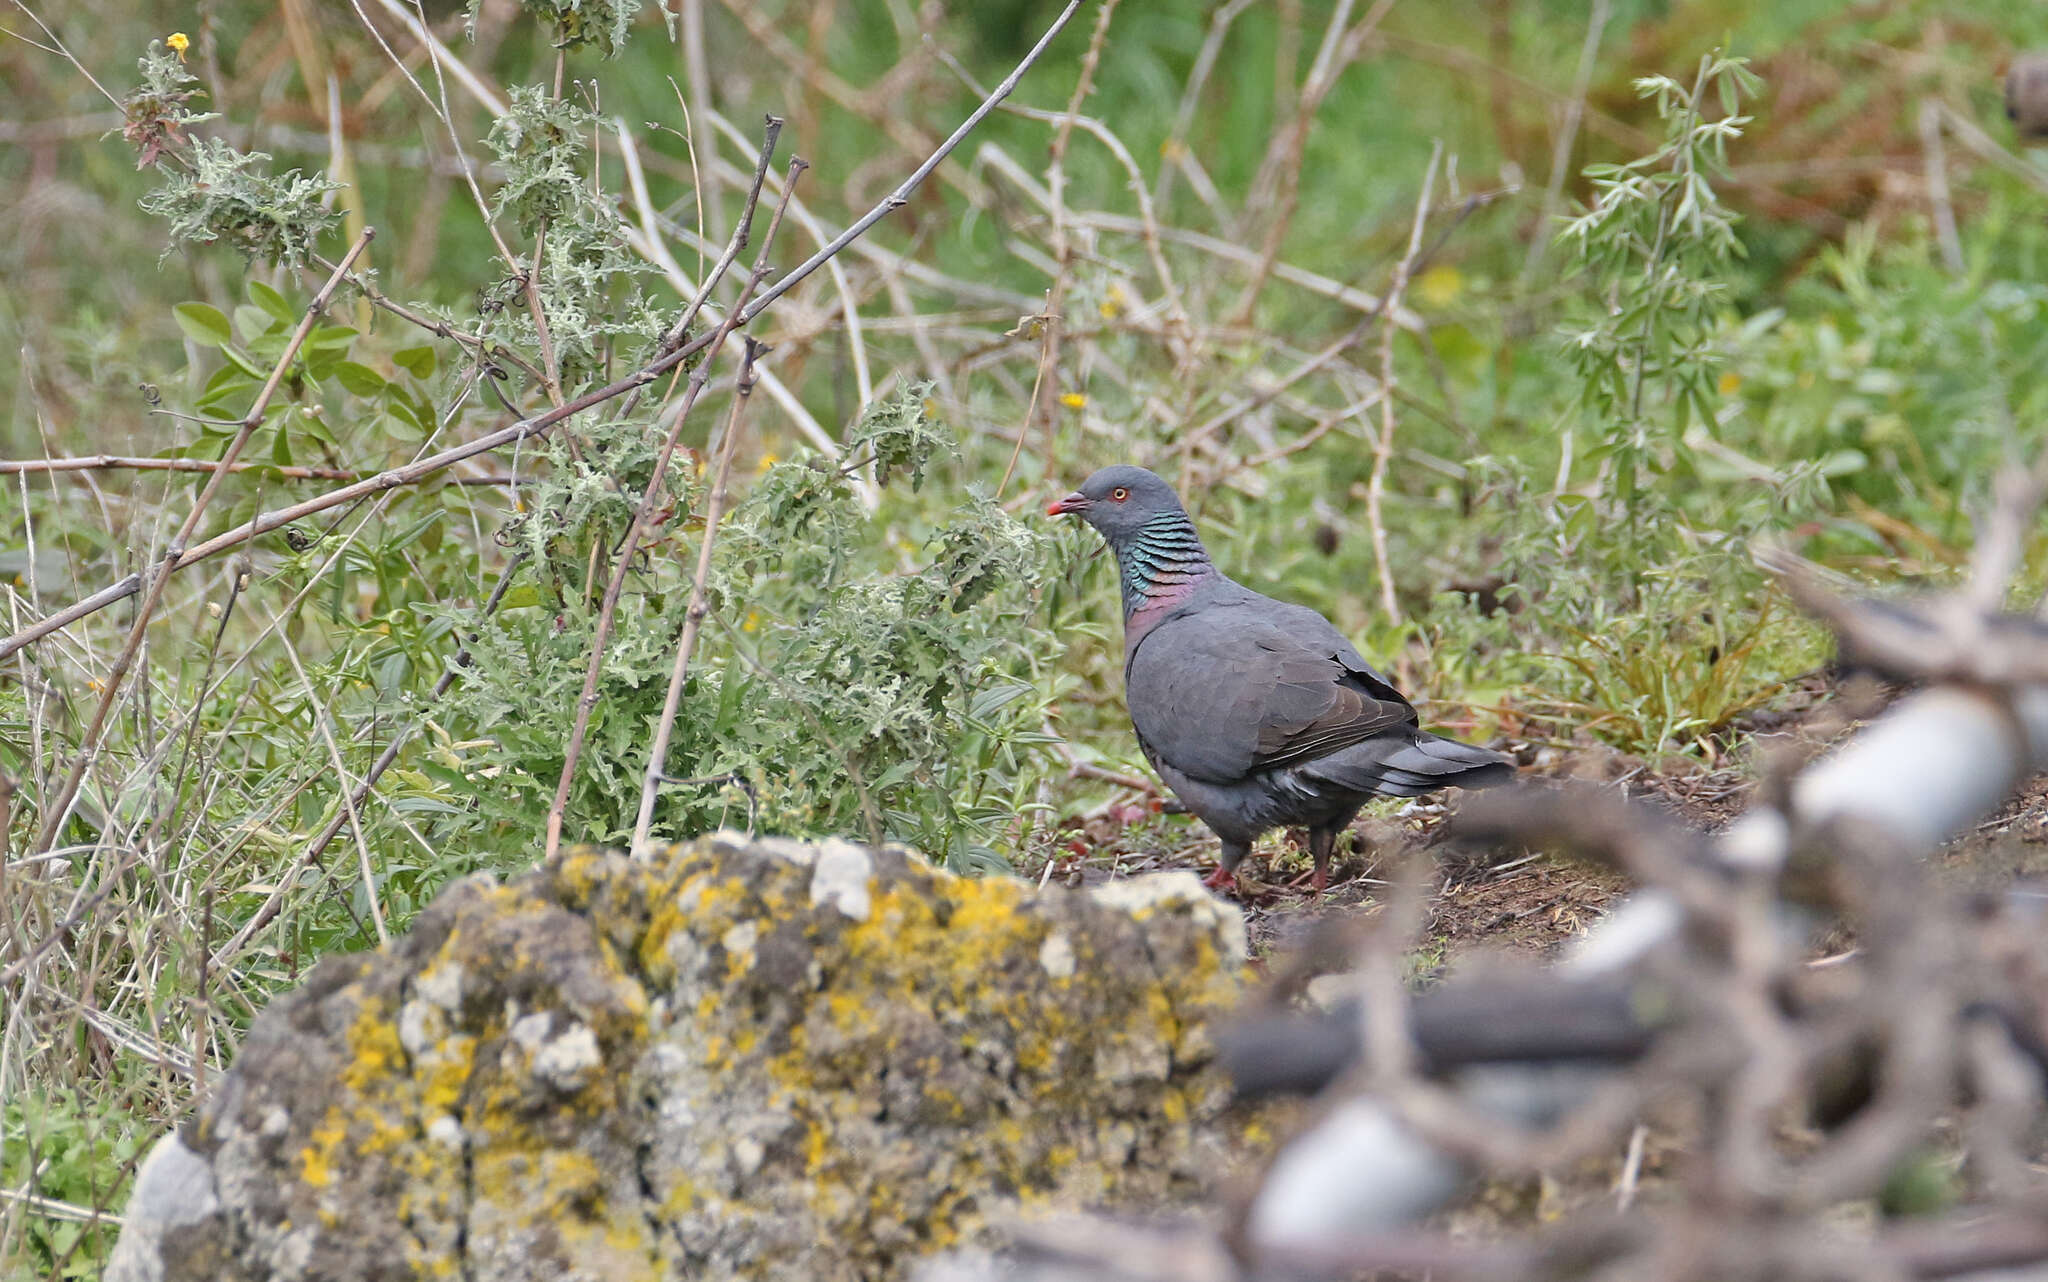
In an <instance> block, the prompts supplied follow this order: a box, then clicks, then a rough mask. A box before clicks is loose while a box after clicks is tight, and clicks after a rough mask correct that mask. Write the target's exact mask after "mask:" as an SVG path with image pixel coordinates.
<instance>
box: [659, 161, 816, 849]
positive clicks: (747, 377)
mask: <svg viewBox="0 0 2048 1282" xmlns="http://www.w3.org/2000/svg"><path fill="white" fill-rule="evenodd" d="M791 177H792V178H794V175H791ZM791 186H794V183H793V182H792V184H791ZM787 192H788V188H785V189H784V198H785V203H786V202H787ZM781 212H782V211H781V210H780V209H777V210H776V214H777V216H778V217H779V216H780V215H781ZM768 235H769V238H770V239H771V240H772V239H773V238H774V235H775V229H774V227H773V225H772V224H771V225H770V227H769V231H768ZM744 337H745V339H746V345H747V347H746V354H745V355H743V356H742V357H741V358H740V372H739V381H738V384H737V386H736V387H735V388H734V391H733V401H732V413H731V415H730V416H728V417H727V419H726V420H725V433H724V435H723V436H721V437H720V438H719V442H718V463H717V466H716V467H715V469H714V470H713V474H712V479H711V494H710V496H709V497H708V498H707V499H706V500H705V503H704V538H703V540H702V541H701V542H699V543H698V545H697V574H696V577H695V578H694V579H692V580H691V583H690V605H689V608H688V609H687V610H686V611H685V612H684V614H683V635H682V638H681V640H680V641H678V642H677V644H676V659H675V665H674V667H673V668H672V669H671V671H670V672H669V678H668V692H667V694H666V695H665V696H664V697H663V699H662V704H661V720H660V721H658V722H656V723H655V727H654V747H653V748H652V749H651V750H650V751H649V752H648V754H647V772H646V775H645V777H644V778H643V779H642V781H641V784H640V811H639V814H638V816H637V817H636V818H635V819H634V821H633V845H632V852H633V855H634V856H635V857H636V858H640V859H645V858H647V857H648V855H649V851H650V849H651V847H650V843H649V841H648V836H649V830H650V829H651V828H652V826H653V824H654V797H655V792H656V790H657V789H658V788H659V786H660V784H661V782H662V780H663V779H664V778H666V777H667V773H666V772H667V769H668V744H669V738H670V736H671V735H673V734H674V733H675V728H676V712H677V710H678V709H679V708H681V706H682V700H683V681H684V679H685V678H686V677H687V676H688V675H689V671H690V654H691V652H692V651H694V650H695V649H696V648H697V633H698V630H699V629H700V628H702V626H703V624H704V615H705V613H706V611H707V610H708V609H709V608H710V606H709V602H708V601H707V599H706V589H707V586H708V585H709V583H710V581H711V549H712V545H713V544H714V543H715V542H716V541H717V539H718V522H719V519H720V518H721V517H723V516H724V515H725V485H726V479H727V478H728V477H730V476H731V475H732V456H733V452H734V451H735V449H736V448H737V447H738V444H739V435H740V417H741V415H743V414H745V413H746V409H747V401H748V399H749V394H750V393H751V392H752V391H753V390H754V363H755V362H756V361H757V360H759V359H760V357H761V356H762V355H763V354H764V353H766V351H767V350H768V349H767V348H766V347H764V346H763V345H762V344H761V343H759V342H758V341H756V340H755V338H754V336H753V335H751V334H748V335H745V336H744Z"/></svg>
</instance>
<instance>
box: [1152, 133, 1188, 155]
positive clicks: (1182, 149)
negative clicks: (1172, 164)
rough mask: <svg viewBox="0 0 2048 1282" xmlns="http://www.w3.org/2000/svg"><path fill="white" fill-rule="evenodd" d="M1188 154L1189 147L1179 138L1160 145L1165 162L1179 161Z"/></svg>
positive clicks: (1160, 151)
mask: <svg viewBox="0 0 2048 1282" xmlns="http://www.w3.org/2000/svg"><path fill="white" fill-rule="evenodd" d="M1187 154H1188V145H1187V144H1186V143H1184V142H1182V141H1181V140H1180V139H1178V138H1168V139H1167V140H1166V141H1164V142H1162V143H1160V144H1159V155H1160V157H1161V158H1162V159H1165V160H1179V159H1180V158H1181V157H1183V156H1185V155H1187Z"/></svg>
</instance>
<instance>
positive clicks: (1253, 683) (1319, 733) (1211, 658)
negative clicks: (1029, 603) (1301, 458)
mask: <svg viewBox="0 0 2048 1282" xmlns="http://www.w3.org/2000/svg"><path fill="white" fill-rule="evenodd" d="M1046 513H1047V515H1050V516H1058V515H1061V514H1063V513H1072V514H1074V515H1076V516H1079V517H1080V518H1081V519H1082V520H1084V521H1086V522H1088V524H1090V525H1092V526H1094V527H1095V529H1096V531H1097V533H1099V534H1101V535H1102V537H1103V539H1104V541H1106V542H1107V543H1108V544H1109V548H1110V551H1112V552H1114V553H1116V561H1117V582H1118V583H1120V584H1121V585H1122V587H1123V598H1124V701H1125V703H1126V704H1128V705H1129V708H1130V713H1131V725H1132V727H1133V728H1134V729H1136V730H1137V732H1138V746H1139V747H1140V748H1142V749H1144V752H1145V759H1146V760H1147V761H1150V762H1151V763H1152V768H1153V769H1154V770H1156V771H1158V772H1159V777H1160V778H1161V779H1163V780H1165V781H1166V786H1167V787H1169V788H1171V789H1173V792H1174V795H1175V796H1177V797H1179V798H1180V800H1181V802H1182V804H1184V805H1185V806H1186V807H1187V808H1188V809H1189V810H1190V811H1192V812H1193V813H1194V814H1196V815H1197V816H1199V817H1200V818H1201V820H1202V822H1203V823H1206V824H1208V825H1209V827H1210V828H1211V829H1212V830H1214V832H1215V833H1216V835H1217V836H1218V837H1220V838H1222V839H1223V862H1222V864H1221V866H1220V867H1218V868H1217V869H1216V871H1215V872H1214V873H1213V874H1211V875H1210V876H1209V878H1208V879H1207V884H1209V885H1210V886H1213V887H1217V888H1219V889H1220V888H1223V887H1227V886H1231V885H1234V884H1235V881H1236V876H1237V866H1238V864H1239V863H1240V862H1242V861H1243V859H1244V857H1245V855H1246V854H1247V853H1248V852H1249V851H1250V849H1251V845H1252V842H1253V841H1255V840H1257V838H1258V836H1259V834H1260V833H1262V832H1265V831H1266V830H1268V829H1270V828H1276V827H1280V826H1283V825H1284V826H1289V827H1292V826H1300V827H1305V828H1307V829H1308V832H1309V841H1308V845H1309V853H1310V854H1311V855H1312V856H1313V857H1314V859H1315V888H1316V893H1318V894H1320V893H1322V889H1323V886H1324V885H1325V883H1326V882H1327V880H1328V878H1329V868H1330V852H1331V850H1332V849H1333V848H1334V847H1335V845H1336V842H1337V834H1338V833H1340V832H1342V831H1343V830H1344V829H1345V828H1346V827H1347V826H1349V824H1350V823H1351V820H1352V819H1353V818H1354V817H1355V816H1356V815H1357V814H1358V810H1359V807H1361V806H1363V805H1364V804H1365V802H1366V801H1367V799H1368V798H1371V797H1376V796H1378V797H1414V796H1420V795H1421V794H1423V793H1426V792H1434V791H1436V790H1437V789H1439V788H1444V787H1460V788H1484V787H1490V786H1492V785H1494V784H1499V783H1505V782H1507V780H1508V779H1509V778H1510V777H1512V775H1513V774H1514V766H1513V764H1512V763H1510V762H1509V760H1508V759H1507V758H1506V757H1504V756H1502V755H1501V754H1500V753H1497V752H1492V751H1489V750H1487V749H1485V748H1475V747H1473V746H1471V745H1470V744H1463V743H1459V742H1457V741H1456V740H1452V739H1446V738H1444V737H1442V736H1441V735H1434V734H1431V733H1429V732H1428V731H1426V730H1424V729H1422V728H1421V726H1420V724H1419V719H1418V718H1417V717H1416V715H1415V709H1414V708H1413V707H1412V706H1411V705H1410V704H1409V702H1408V700H1406V699H1404V698H1402V697H1401V692H1400V691H1398V690H1396V689H1394V687H1393V686H1392V685H1391V684H1390V683H1389V682H1388V681H1387V679H1386V678H1385V677H1384V676H1382V675H1380V673H1378V672H1377V671H1375V670H1374V669H1373V666H1372V665H1371V664H1369V663H1367V662H1366V661H1365V659H1364V657H1363V656H1361V655H1360V654H1359V653H1358V651H1357V649H1356V648H1354V647H1353V646H1352V644H1351V643H1350V642H1349V641H1346V640H1345V639H1344V637H1343V635H1342V634H1341V633H1339V632H1338V631H1337V629H1336V627H1335V626H1333V625H1332V624H1331V622H1330V621H1329V620H1328V619H1326V618H1324V617H1323V616H1322V615H1320V614H1317V613H1316V612H1315V611H1314V610H1311V609H1309V608H1308V607H1307V606H1303V605H1289V604H1287V603H1286V602H1284V601H1275V600H1274V599H1273V598H1271V597H1268V596H1261V595H1260V594H1259V593H1257V592H1254V591H1252V590H1251V589H1250V588H1247V587H1244V586H1243V585H1241V584H1238V583H1233V582H1232V581H1231V580H1230V579H1228V578H1226V577H1225V576H1224V575H1223V573H1222V571H1220V570H1218V569H1217V568H1216V565H1215V563H1214V562H1212V561H1211V560H1210V559H1209V553H1208V551H1207V549H1205V548H1204V547H1203V546H1202V540H1201V537H1200V536H1199V535H1197V534H1196V533H1195V524H1194V522H1193V521H1191V520H1189V519H1188V514H1187V512H1186V510H1185V509H1183V508H1182V507H1181V504H1180V497H1179V496H1178V495H1176V494H1175V493H1174V492H1173V487H1172V486H1170V485H1168V484H1167V483H1166V482H1165V481H1162V480H1161V479H1159V478H1158V477H1157V476H1155V475H1153V474H1152V473H1150V472H1148V471H1146V470H1145V469H1144V468H1142V467H1132V466H1129V465H1120V466H1117V467H1106V468H1103V469H1102V470H1101V471H1099V472H1097V473H1096V474H1095V475H1093V476H1091V477H1089V478H1088V480H1087V482H1086V483H1085V484H1084V485H1082V486H1081V488H1080V489H1079V490H1077V491H1076V492H1074V493H1072V494H1069V495H1068V496H1067V497H1065V498H1063V499H1061V500H1059V501H1058V502H1056V503H1053V504H1051V505H1050V506H1048V507H1047V508H1046Z"/></svg>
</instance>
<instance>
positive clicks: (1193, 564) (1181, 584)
mask: <svg viewBox="0 0 2048 1282" xmlns="http://www.w3.org/2000/svg"><path fill="white" fill-rule="evenodd" d="M1116 559H1117V566H1118V568H1119V570H1121V572H1122V573H1121V575H1120V582H1121V583H1122V585H1123V593H1124V617H1125V618H1127V619H1128V618H1129V617H1130V616H1132V615H1134V614H1136V613H1138V612H1139V611H1140V610H1143V609H1146V608H1148V607H1151V608H1155V609H1156V608H1159V607H1162V606H1166V605H1169V604H1177V603H1179V602H1180V601H1181V600H1182V599H1183V598H1185V597H1186V596H1187V594H1188V593H1189V592H1192V591H1193V590H1194V588H1195V585H1196V584H1198V583H1200V582H1202V581H1203V580H1204V579H1207V578H1209V577H1210V576H1211V575H1213V574H1215V573H1216V566H1215V565H1214V564H1213V563H1212V562H1211V561H1210V560H1209V553H1208V550H1207V549H1205V548H1204V547H1203V546H1202V540H1201V536H1199V535H1197V534H1196V533H1195V523H1194V522H1193V521H1190V520H1189V519H1188V514H1187V513H1186V512H1180V511H1174V512H1161V513H1160V514H1159V515H1157V516H1155V517H1153V518H1152V519H1151V520H1149V521H1147V522H1145V524H1144V525H1142V526H1140V527H1139V528H1138V531H1137V533H1136V534H1134V535H1132V536H1131V537H1130V538H1128V539H1125V540H1123V541H1122V542H1121V543H1119V544H1118V545H1117V549H1116Z"/></svg>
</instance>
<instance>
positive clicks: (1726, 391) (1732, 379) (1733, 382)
mask: <svg viewBox="0 0 2048 1282" xmlns="http://www.w3.org/2000/svg"><path fill="white" fill-rule="evenodd" d="M1718 386H1719V387H1720V389H1721V395H1723V396H1733V395H1735V394H1736V393H1737V392H1739V391H1741V390H1742V375H1740V374H1738V373H1736V372H1735V371H1734V370H1732V369H1724V370H1722V371H1721V381H1720V383H1719V384H1718Z"/></svg>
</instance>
